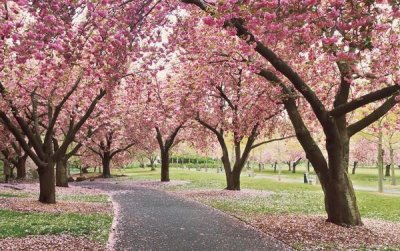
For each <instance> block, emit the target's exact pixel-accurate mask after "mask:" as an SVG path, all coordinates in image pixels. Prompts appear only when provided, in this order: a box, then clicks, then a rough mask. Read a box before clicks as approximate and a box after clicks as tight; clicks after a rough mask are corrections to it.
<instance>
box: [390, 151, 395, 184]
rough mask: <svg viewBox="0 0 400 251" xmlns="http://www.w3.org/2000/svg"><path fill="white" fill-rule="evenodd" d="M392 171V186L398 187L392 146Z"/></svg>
mask: <svg viewBox="0 0 400 251" xmlns="http://www.w3.org/2000/svg"><path fill="white" fill-rule="evenodd" d="M390 169H391V173H392V186H395V185H396V183H397V182H396V175H395V170H394V169H395V166H394V149H393V148H392V146H391V145H390Z"/></svg>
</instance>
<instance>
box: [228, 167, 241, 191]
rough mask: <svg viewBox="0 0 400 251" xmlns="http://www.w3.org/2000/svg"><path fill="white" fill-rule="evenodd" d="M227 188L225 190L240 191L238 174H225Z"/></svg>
mask: <svg viewBox="0 0 400 251" xmlns="http://www.w3.org/2000/svg"><path fill="white" fill-rule="evenodd" d="M226 180H227V187H226V190H230V191H240V172H235V171H233V172H230V173H228V174H226Z"/></svg>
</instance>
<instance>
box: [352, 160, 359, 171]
mask: <svg viewBox="0 0 400 251" xmlns="http://www.w3.org/2000/svg"><path fill="white" fill-rule="evenodd" d="M357 164H358V161H354V163H353V169H352V170H351V174H356V168H357Z"/></svg>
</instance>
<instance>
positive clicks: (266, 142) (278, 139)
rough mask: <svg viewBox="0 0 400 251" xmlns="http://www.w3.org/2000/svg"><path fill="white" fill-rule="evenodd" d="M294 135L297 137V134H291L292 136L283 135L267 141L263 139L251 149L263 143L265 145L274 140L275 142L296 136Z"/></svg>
mask: <svg viewBox="0 0 400 251" xmlns="http://www.w3.org/2000/svg"><path fill="white" fill-rule="evenodd" d="M294 137H296V135H290V136H287V137H281V138H276V139H270V140H266V141H263V142H260V143H257V144H255V145H253V147H252V148H251V149H254V148H257V147H259V146H262V145H265V144H268V143H272V142H275V141H280V140H285V139H290V138H294Z"/></svg>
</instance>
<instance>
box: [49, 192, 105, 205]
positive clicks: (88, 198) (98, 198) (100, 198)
mask: <svg viewBox="0 0 400 251" xmlns="http://www.w3.org/2000/svg"><path fill="white" fill-rule="evenodd" d="M56 199H57V200H63V201H77V202H94V203H105V202H108V201H109V200H108V196H107V195H105V194H100V195H57V198H56Z"/></svg>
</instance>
